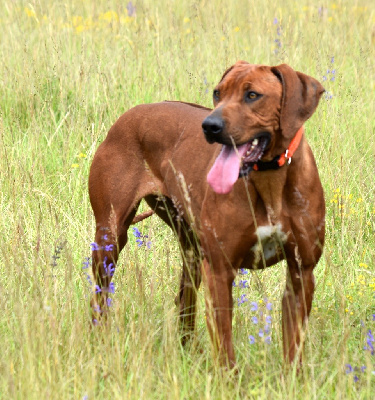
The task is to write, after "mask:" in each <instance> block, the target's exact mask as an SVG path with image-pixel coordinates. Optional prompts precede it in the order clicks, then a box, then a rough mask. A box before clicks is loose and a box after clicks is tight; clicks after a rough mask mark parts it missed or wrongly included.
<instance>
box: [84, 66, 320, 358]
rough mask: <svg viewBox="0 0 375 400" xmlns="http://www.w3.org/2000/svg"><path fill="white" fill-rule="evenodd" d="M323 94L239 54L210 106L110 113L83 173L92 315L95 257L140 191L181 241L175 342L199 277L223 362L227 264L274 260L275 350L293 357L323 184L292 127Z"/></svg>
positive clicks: (228, 352) (99, 274)
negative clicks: (278, 308) (91, 230)
mask: <svg viewBox="0 0 375 400" xmlns="http://www.w3.org/2000/svg"><path fill="white" fill-rule="evenodd" d="M323 92H324V89H323V87H322V86H321V84H320V83H319V82H318V81H317V80H315V79H313V78H311V77H309V76H307V75H304V74H302V73H300V72H296V71H294V70H293V69H292V68H290V67H289V66H287V65H285V64H283V65H279V66H276V67H268V66H263V65H251V64H248V63H246V62H243V61H240V62H237V63H236V64H235V65H234V66H233V67H231V68H229V69H228V70H227V71H226V72H225V73H224V76H223V77H222V79H221V81H220V83H219V84H218V86H217V87H216V89H215V90H214V105H215V108H214V110H210V109H207V108H204V107H201V106H198V105H195V104H189V103H180V102H163V103H158V104H147V105H140V106H137V107H135V108H133V109H131V110H129V111H128V112H126V113H125V114H124V115H122V116H121V117H120V118H119V119H118V121H117V122H116V123H115V124H114V125H113V126H112V128H111V129H110V131H109V133H108V136H107V138H106V139H105V141H104V142H103V143H102V144H101V145H100V147H99V148H98V151H97V153H96V155H95V157H94V160H93V163H92V166H91V172H90V179H89V191H90V200H91V204H92V208H93V210H94V214H95V219H96V243H98V244H99V246H97V249H96V250H94V251H93V272H94V276H95V278H96V283H97V284H98V285H99V286H100V287H101V289H102V290H101V292H100V293H98V294H96V295H95V296H94V298H93V300H92V306H93V310H94V311H93V318H94V320H95V322H96V320H99V318H100V316H102V315H103V313H104V312H105V311H106V296H107V292H108V288H109V283H110V279H111V276H110V275H111V274H109V273H108V271H106V269H107V268H105V265H108V264H109V263H111V262H113V263H114V265H115V264H116V261H117V258H118V254H119V252H120V251H121V249H122V248H123V247H124V246H125V244H126V242H127V230H128V227H129V225H130V224H131V223H132V220H133V218H134V216H135V215H136V211H137V207H138V205H139V203H140V201H141V199H145V200H146V202H147V203H148V204H149V205H150V207H151V208H152V209H153V210H154V211H155V212H156V214H157V215H158V216H159V217H160V218H161V219H162V220H164V221H165V222H166V223H167V224H168V225H169V226H170V227H171V228H172V229H173V230H174V231H175V232H176V235H177V237H178V239H179V241H180V244H181V250H182V256H183V257H182V258H183V272H182V279H181V286H180V293H179V296H178V300H179V304H180V321H181V325H182V330H183V336H182V337H183V341H185V340H186V338H188V337H189V336H190V334H191V332H192V331H193V330H194V325H195V303H196V290H197V289H198V287H199V285H200V282H201V276H203V280H204V282H205V284H206V286H207V289H208V293H209V295H208V296H207V299H206V310H207V321H208V328H209V331H210V335H211V337H212V340H213V344H214V346H215V349H216V351H217V352H218V354H219V357H220V361H221V363H222V364H227V365H229V366H233V365H234V363H235V356H234V350H233V344H232V310H233V300H232V283H233V280H234V278H235V276H236V272H237V270H238V269H239V268H248V269H260V268H265V267H268V266H271V265H273V264H275V263H277V262H278V261H280V260H283V259H286V260H287V264H288V273H287V282H286V289H285V293H284V297H283V301H282V311H283V313H282V321H283V343H284V357H285V359H286V360H287V361H289V362H291V361H292V360H293V359H294V358H295V356H296V354H297V351H298V350H299V347H302V342H303V340H302V335H301V333H302V327H303V324H304V323H305V322H306V320H307V318H308V315H309V313H310V310H311V303H312V299H313V293H314V276H313V269H314V267H315V265H316V264H317V262H318V260H319V258H320V256H321V253H322V247H323V242H324V226H325V224H324V216H325V204H324V197H323V189H322V186H321V183H320V180H319V175H318V171H317V168H316V164H315V160H314V157H313V154H312V152H311V149H310V147H309V145H308V144H307V141H306V138H305V136H304V135H303V123H304V122H305V121H306V120H307V119H308V118H309V117H310V116H311V115H312V114H313V112H314V111H315V109H316V107H317V105H318V102H319V99H320V96H321V95H322V93H323ZM202 127H203V132H204V135H203V133H202ZM210 143H211V144H210ZM207 181H208V183H207ZM103 260H105V263H104V265H103ZM201 272H202V273H201ZM106 289H107V290H106Z"/></svg>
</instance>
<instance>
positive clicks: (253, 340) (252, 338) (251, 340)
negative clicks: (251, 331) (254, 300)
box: [249, 335, 255, 344]
mask: <svg viewBox="0 0 375 400" xmlns="http://www.w3.org/2000/svg"><path fill="white" fill-rule="evenodd" d="M249 342H250V344H254V343H255V337H254V336H253V335H249Z"/></svg>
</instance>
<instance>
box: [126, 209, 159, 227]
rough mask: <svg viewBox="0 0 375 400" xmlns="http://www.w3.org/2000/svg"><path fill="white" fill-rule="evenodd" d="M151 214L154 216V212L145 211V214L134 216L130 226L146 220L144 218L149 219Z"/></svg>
mask: <svg viewBox="0 0 375 400" xmlns="http://www.w3.org/2000/svg"><path fill="white" fill-rule="evenodd" d="M152 214H154V211H153V210H149V211H145V212H144V213H142V214H139V215H136V216H135V217H134V219H133V221H132V223H131V225H134V224H136V223H138V222H141V221H143V220H144V219H146V218H148V217H151V215H152Z"/></svg>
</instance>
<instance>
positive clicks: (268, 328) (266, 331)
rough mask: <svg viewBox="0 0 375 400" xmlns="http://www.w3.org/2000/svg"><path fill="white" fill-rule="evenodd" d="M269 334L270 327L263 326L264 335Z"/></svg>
mask: <svg viewBox="0 0 375 400" xmlns="http://www.w3.org/2000/svg"><path fill="white" fill-rule="evenodd" d="M270 332H271V325H268V324H266V325H264V333H265V334H266V335H268V334H269V333H270Z"/></svg>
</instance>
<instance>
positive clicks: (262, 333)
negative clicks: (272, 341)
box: [258, 329, 264, 337]
mask: <svg viewBox="0 0 375 400" xmlns="http://www.w3.org/2000/svg"><path fill="white" fill-rule="evenodd" d="M258 335H259V337H263V336H264V332H263V329H259V333H258Z"/></svg>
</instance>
